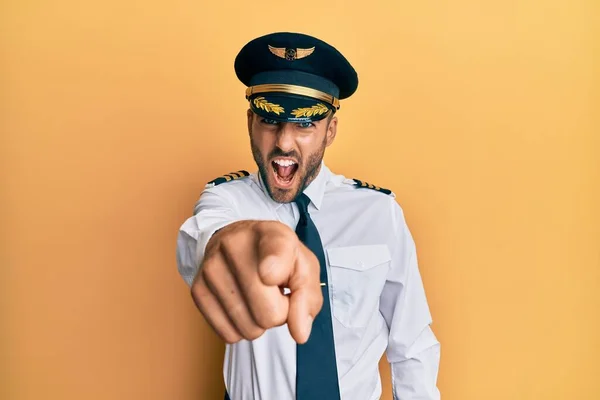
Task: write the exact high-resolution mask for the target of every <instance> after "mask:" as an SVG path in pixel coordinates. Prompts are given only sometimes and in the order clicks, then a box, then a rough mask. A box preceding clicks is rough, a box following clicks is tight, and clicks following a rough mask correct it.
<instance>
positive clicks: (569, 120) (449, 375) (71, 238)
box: [0, 0, 600, 400]
mask: <svg viewBox="0 0 600 400" xmlns="http://www.w3.org/2000/svg"><path fill="white" fill-rule="evenodd" d="M0 7H1V8H0V45H1V47H0V50H1V58H0V68H1V71H0V72H1V73H0V85H1V86H0V88H1V90H0V93H1V96H0V101H1V103H0V104H1V114H0V123H1V125H0V129H1V134H2V135H1V142H0V148H1V154H0V155H1V157H0V160H1V168H2V169H1V170H2V205H1V207H0V209H1V213H2V218H1V221H2V223H1V225H2V229H1V232H2V237H1V243H2V245H1V247H0V248H1V249H2V277H1V279H0V289H1V291H0V293H2V294H1V295H0V298H1V300H2V301H1V302H0V304H1V306H2V310H1V311H2V314H1V315H2V326H1V329H0V335H1V336H0V343H1V346H2V348H0V354H1V355H2V357H1V358H0V362H1V365H0V376H1V380H0V391H1V392H0V398H2V399H11V400H13V399H15V400H16V399H18V400H25V399H57V400H58V399H60V400H70V399H86V400H93V399H103V400H104V399H111V400H112V399H145V400H148V399H178V400H179V399H182V400H186V399H189V400H197V399H220V398H222V397H221V396H222V377H221V355H222V351H223V346H222V345H221V344H220V343H219V341H218V340H217V339H216V337H215V335H213V334H212V333H211V332H210V331H209V329H208V328H207V326H206V325H205V323H204V322H203V321H202V319H201V317H200V315H199V313H198V312H197V311H196V310H195V309H194V307H193V304H192V301H191V298H190V296H189V293H188V290H187V288H186V286H185V284H184V283H183V281H182V280H181V278H180V277H179V276H178V274H177V271H176V264H175V238H176V233H177V230H178V228H179V225H180V224H181V223H182V222H183V221H184V219H185V218H187V217H188V216H189V215H190V213H191V211H192V206H193V203H194V201H195V200H196V199H197V197H198V195H199V193H200V191H201V189H202V187H203V184H204V183H205V182H206V181H208V180H210V179H212V178H214V177H216V176H218V175H221V174H223V173H227V172H230V171H232V170H238V169H249V170H253V169H254V164H253V162H252V159H251V156H250V151H249V143H248V137H247V133H246V120H245V110H246V104H245V100H244V96H243V91H244V87H243V85H242V84H241V83H239V82H238V81H237V80H236V78H235V76H234V72H233V58H234V57H235V55H236V53H237V51H238V50H239V48H240V47H241V46H242V45H243V44H245V43H246V42H247V41H248V40H250V39H252V38H253V37H255V36H258V35H262V34H265V33H268V32H271V31H277V30H291V31H303V32H306V33H310V34H314V35H316V36H319V37H322V38H323V39H325V40H327V41H329V42H331V43H333V44H334V45H335V46H336V47H338V48H339V49H340V50H341V51H343V53H344V54H345V55H346V56H347V57H348V58H349V59H350V60H351V61H352V63H353V64H354V65H355V67H356V69H357V70H358V72H359V75H360V86H359V89H358V91H357V93H356V95H355V96H354V97H352V98H351V99H349V100H347V101H344V102H343V103H342V109H341V111H340V113H339V118H340V124H339V129H338V138H337V140H336V142H335V143H334V145H333V147H331V148H330V150H329V151H328V153H327V154H326V161H327V163H328V165H329V166H330V167H331V168H332V169H333V170H334V171H336V172H340V173H343V174H345V175H346V176H349V177H354V178H358V179H362V180H367V181H369V182H372V183H375V184H377V185H381V186H385V187H389V188H391V189H393V190H394V191H395V192H396V194H397V196H398V200H399V202H400V204H401V205H402V206H403V207H404V210H405V212H406V215H407V219H408V222H409V224H410V227H411V229H412V231H413V234H414V236H415V240H416V242H417V246H418V251H419V258H420V265H421V269H422V274H423V278H424V281H425V286H426V290H427V293H428V296H429V300H430V305H431V309H432V313H433V316H434V319H435V323H434V329H435V332H436V334H437V335H438V337H439V339H440V341H441V342H442V362H441V369H440V376H439V386H440V388H441V392H442V398H443V399H444V400H496V399H497V400H501V399H502V400H506V399H519V400H520V399H544V400H548V399H564V400H571V399H577V400H584V399H589V400H592V399H600V379H599V378H598V377H599V376H600V367H599V360H598V359H599V358H600V322H599V314H600V310H599V309H600V290H599V289H600V250H599V249H600V212H599V211H600V210H599V206H598V204H600V195H599V194H600V193H599V192H600V191H599V182H600V165H599V156H598V152H599V150H600V139H599V137H600V124H599V122H600V121H599V118H598V115H599V111H600V104H599V100H600V98H599V90H598V89H599V86H598V84H599V83H600V82H599V75H600V66H599V65H598V55H599V53H598V50H600V48H599V44H600V43H599V42H600V40H599V39H600V32H599V29H598V22H599V19H598V17H599V8H600V7H598V3H597V2H596V1H595V0H589V1H582V0H548V1H541V0H540V1H532V0H525V1H515V2H513V1H500V0H494V1H452V2H436V1H425V2H419V1H386V2H378V1H372V2H357V3H351V2H348V1H341V0H338V1H323V2H300V1H294V2H286V1H276V2H270V1H261V2H252V1H235V2H232V1H215V2H202V1H189V0H188V1H185V0H173V1H161V2H159V1H133V0H106V1H29V0H5V1H3V2H2V3H1V5H0ZM383 365H384V364H382V366H383ZM382 378H383V382H384V388H385V392H384V397H383V398H384V399H386V400H389V399H391V396H390V392H391V390H390V385H389V373H388V372H387V370H386V369H383V375H382Z"/></svg>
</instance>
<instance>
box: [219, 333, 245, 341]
mask: <svg viewBox="0 0 600 400" xmlns="http://www.w3.org/2000/svg"><path fill="white" fill-rule="evenodd" d="M220 336H221V339H222V340H223V341H224V342H225V343H227V344H234V343H237V342H239V341H240V340H242V337H241V336H240V335H238V334H237V333H235V332H223V333H222V334H221V335H220Z"/></svg>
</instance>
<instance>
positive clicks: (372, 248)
mask: <svg viewBox="0 0 600 400" xmlns="http://www.w3.org/2000/svg"><path fill="white" fill-rule="evenodd" d="M298 49H299V50H298ZM292 50H293V51H292ZM307 53H310V54H307ZM299 56H301V57H300V58H298V57H299ZM236 71H237V73H238V77H239V78H240V79H241V80H242V82H244V83H246V84H247V85H248V90H247V92H246V96H247V98H248V100H249V103H250V106H251V108H252V109H253V110H254V111H255V112H257V113H258V114H259V115H263V116H266V117H268V118H274V119H276V120H280V121H288V122H289V121H292V122H294V121H306V120H312V119H319V118H322V117H324V115H322V114H321V112H320V107H325V108H326V109H327V110H333V111H335V110H336V109H337V108H339V99H340V98H344V97H348V96H349V95H350V94H352V93H353V92H354V90H355V89H356V85H357V82H358V80H357V78H356V75H355V73H354V70H353V69H352V67H351V66H350V65H349V63H348V62H347V61H346V60H345V58H343V56H341V54H340V53H339V52H337V50H335V49H334V48H332V47H331V46H329V45H327V44H326V43H324V42H322V41H320V40H319V39H316V38H313V37H310V36H307V35H302V34H296V33H275V34H270V35H266V36H263V37H261V38H257V39H255V40H254V41H252V42H250V43H249V44H248V45H246V46H245V47H244V48H243V49H242V51H241V52H240V54H239V55H238V57H237V59H236ZM256 99H259V100H258V101H255V100H256ZM265 104H269V105H270V106H265ZM298 110H300V111H298ZM311 110H312V112H311ZM303 193H304V195H305V198H306V199H307V200H306V205H305V206H304V207H305V208H306V209H305V210H304V212H308V215H309V216H308V218H310V219H311V221H312V223H313V225H314V227H316V230H317V231H318V233H316V232H315V233H314V235H319V237H320V243H322V253H323V261H322V263H321V268H322V276H323V279H324V280H325V282H326V287H325V291H324V295H325V296H326V298H327V299H328V300H329V303H328V306H329V307H326V308H325V307H324V308H325V309H326V311H323V312H324V313H325V312H327V314H326V322H327V323H328V324H329V326H330V327H331V328H332V338H331V340H332V342H330V343H329V344H327V346H328V347H333V348H334V352H333V349H332V353H331V354H334V358H335V359H334V360H333V362H334V363H335V364H334V365H335V369H336V371H335V373H336V374H337V376H335V375H332V377H323V376H321V377H320V378H321V379H325V380H324V381H321V382H326V381H327V380H331V379H334V380H336V385H337V386H338V389H336V390H338V392H336V394H335V395H332V394H330V393H332V392H327V394H322V395H321V394H320V393H319V392H313V393H317V394H316V395H315V394H313V395H311V396H312V398H314V399H315V400H320V399H323V400H329V399H332V400H333V399H334V398H339V399H342V400H376V399H379V398H380V396H381V392H382V388H381V381H380V375H379V365H378V364H379V360H380V359H381V357H382V355H383V354H386V356H387V360H388V361H389V363H390V366H391V376H392V382H391V383H392V388H393V393H394V399H395V400H411V399H414V400H416V399H419V400H437V399H439V398H440V393H439V390H438V388H437V384H436V382H437V375H438V367H439V360H440V343H439V342H438V340H437V339H436V337H435V335H434V333H433V331H432V329H431V323H432V317H431V314H430V310H429V307H428V303H427V299H426V295H425V291H424V287H423V283H422V280H421V275H420V272H419V267H418V263H417V253H416V249H415V244H414V241H413V238H412V236H411V233H410V231H409V228H408V227H407V224H406V221H405V218H404V214H403V211H402V209H401V207H400V205H399V204H398V202H397V201H396V196H395V194H394V193H393V192H392V191H390V190H388V189H384V188H381V187H378V186H375V185H373V184H370V183H367V182H363V181H361V180H358V179H350V178H347V177H345V176H343V175H340V174H337V173H334V172H332V171H331V170H330V169H329V168H328V167H327V166H326V165H325V163H324V162H321V168H320V171H319V173H318V175H317V176H316V178H315V179H314V180H313V181H312V182H311V183H310V184H309V185H308V186H307V187H306V189H305V190H304V192H303ZM302 212H303V211H302V210H301V207H299V205H298V204H297V203H296V202H291V203H277V202H275V201H274V200H272V199H271V197H270V196H269V194H268V191H267V189H266V187H265V185H264V181H263V178H262V176H261V175H260V173H258V172H253V173H249V172H247V171H245V170H241V171H237V172H233V173H230V174H227V175H224V176H222V177H219V178H217V179H215V180H213V181H211V182H209V183H207V184H206V185H205V187H204V189H203V191H202V193H201V195H200V198H199V200H198V201H197V203H196V204H195V207H194V211H193V215H192V216H190V217H189V218H188V219H187V220H186V221H185V222H184V223H183V225H182V226H181V228H180V230H179V234H178V238H177V262H178V270H179V273H180V274H181V276H182V277H183V279H184V280H185V282H186V283H187V284H188V285H191V284H192V282H193V279H194V277H195V276H196V274H197V273H198V269H199V267H200V265H201V262H202V259H203V256H204V250H205V247H206V244H207V243H208V241H209V240H210V238H211V236H212V235H213V234H214V233H215V232H216V231H217V230H219V229H221V228H223V227H224V226H226V225H228V224H230V223H233V222H235V221H240V220H273V221H280V222H281V223H284V224H286V225H288V226H289V227H290V228H292V229H297V226H298V224H299V221H300V220H301V219H302V215H303V214H302ZM323 274H324V275H323ZM310 340H312V333H311V339H309V341H310ZM315 340H316V339H315ZM300 349H301V347H300V345H298V344H297V343H296V342H295V341H294V340H293V338H292V337H291V335H290V333H289V331H288V328H287V325H283V326H280V327H276V328H272V329H269V330H267V331H266V332H265V333H264V334H263V335H262V336H261V337H259V338H258V339H255V340H253V341H248V340H242V341H240V342H238V343H235V344H228V345H227V346H226V352H225V357H224V364H223V376H224V382H225V387H226V392H227V393H226V394H225V396H226V398H230V399H231V400H287V399H290V400H291V399H296V398H297V397H296V395H297V390H298V389H297V388H298V386H297V385H298V382H297V379H299V378H297V376H298V375H297V373H298V369H299V368H300V366H299V365H300V364H299V363H297V361H298V359H297V355H298V354H299V351H301V350H300ZM323 349H324V350H325V349H326V348H325V347H323ZM327 354H329V353H327V352H326V351H323V352H322V353H318V354H317V356H318V357H323V359H322V360H321V361H323V362H324V363H325V358H326V357H328V356H327ZM316 362H317V364H313V367H312V368H313V369H315V367H314V365H319V364H318V362H319V361H318V360H317V361H316ZM316 370H319V368H316ZM326 373H327V372H325V371H324V372H323V374H326ZM307 379H308V378H307ZM306 385H307V386H308V387H310V386H311V385H312V386H317V387H318V386H321V385H322V386H325V385H323V384H322V383H316V381H315V382H307V383H306ZM304 398H305V397H303V399H304Z"/></svg>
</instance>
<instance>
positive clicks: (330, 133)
mask: <svg viewBox="0 0 600 400" xmlns="http://www.w3.org/2000/svg"><path fill="white" fill-rule="evenodd" d="M337 122H338V119H337V117H336V116H333V117H332V118H331V121H329V123H328V124H327V132H326V135H327V143H326V146H327V147H329V146H330V145H331V144H332V143H333V140H334V139H335V135H336V134H337Z"/></svg>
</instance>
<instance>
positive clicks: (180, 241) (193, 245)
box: [176, 190, 239, 286]
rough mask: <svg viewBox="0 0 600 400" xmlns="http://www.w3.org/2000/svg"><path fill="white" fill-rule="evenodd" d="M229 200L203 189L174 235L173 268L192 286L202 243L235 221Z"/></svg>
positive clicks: (203, 244)
mask: <svg viewBox="0 0 600 400" xmlns="http://www.w3.org/2000/svg"><path fill="white" fill-rule="evenodd" d="M238 220H239V217H238V215H237V212H236V210H235V208H234V206H233V203H232V202H231V201H230V200H229V199H228V198H227V197H226V195H224V194H223V193H219V192H217V191H211V190H205V191H204V192H202V194H201V195H200V199H199V200H198V201H197V202H196V204H195V205H194V212H193V215H192V216H191V217H189V218H188V219H187V220H186V221H185V222H184V223H183V225H182V226H181V227H180V228H179V232H178V235H177V252H176V253H177V268H178V271H179V274H180V275H181V277H182V278H183V280H184V281H185V282H186V283H187V284H188V286H191V285H192V282H193V281H194V278H195V277H196V274H197V273H198V269H199V266H200V263H201V262H202V259H203V257H204V250H205V249H206V244H207V243H208V241H209V240H210V238H211V237H212V236H213V234H214V233H215V232H216V231H218V230H219V229H221V228H223V227H225V226H226V225H228V224H230V223H232V222H235V221H238Z"/></svg>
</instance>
